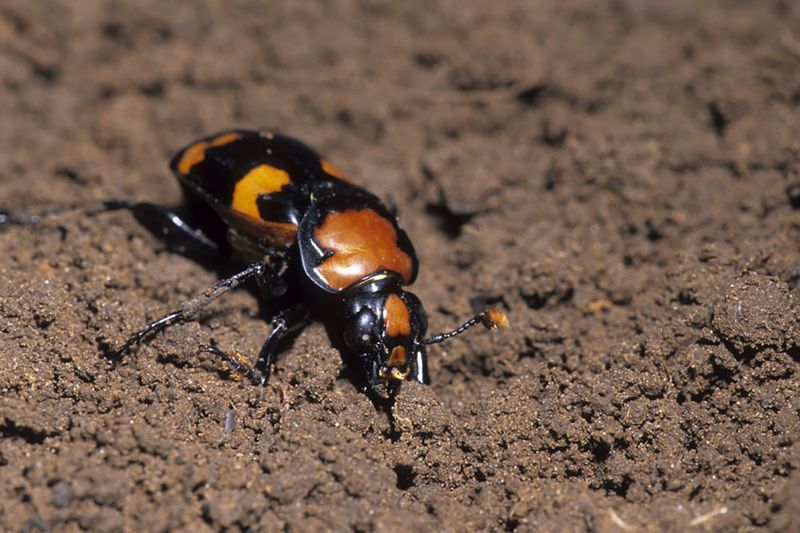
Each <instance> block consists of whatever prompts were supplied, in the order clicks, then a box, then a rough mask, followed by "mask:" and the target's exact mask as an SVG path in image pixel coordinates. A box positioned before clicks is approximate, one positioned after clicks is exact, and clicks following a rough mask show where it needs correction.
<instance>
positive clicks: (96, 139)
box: [0, 0, 800, 532]
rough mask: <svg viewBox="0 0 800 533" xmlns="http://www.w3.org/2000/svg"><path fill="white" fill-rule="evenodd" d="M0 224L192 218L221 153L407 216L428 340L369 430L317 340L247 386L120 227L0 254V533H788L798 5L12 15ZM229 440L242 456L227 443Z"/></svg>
mask: <svg viewBox="0 0 800 533" xmlns="http://www.w3.org/2000/svg"><path fill="white" fill-rule="evenodd" d="M0 81H1V82H2V86H1V87H0V114H1V115H2V120H0V206H2V208H4V209H6V210H8V211H11V212H37V211H40V210H43V209H49V208H52V207H56V206H63V205H68V204H75V203H80V202H85V201H90V200H97V199H107V198H126V199H140V200H149V201H157V202H160V203H164V204H168V205H169V204H178V203H179V202H180V191H179V188H178V185H177V182H176V181H175V179H174V178H173V177H172V176H171V175H170V174H169V171H168V169H167V161H168V160H169V158H170V156H171V155H172V153H173V152H174V151H175V150H177V149H178V148H180V147H182V146H184V145H185V144H187V143H188V142H190V141H191V140H193V139H194V138H196V137H198V136H200V135H204V134H208V133H211V132H214V131H218V130H221V129H225V128H229V127H251V128H263V129H272V130H279V131H282V132H285V133H288V134H291V135H294V136H296V137H299V138H301V139H304V140H305V141H306V142H308V143H309V144H311V145H312V146H316V147H317V148H318V149H319V150H320V151H321V152H322V153H324V154H326V156H327V157H328V158H329V159H331V160H333V161H334V162H335V164H336V166H338V167H340V168H341V169H342V170H344V171H345V172H346V173H347V174H349V175H350V176H352V177H353V179H355V181H357V182H359V183H361V184H363V185H365V186H366V187H368V188H369V189H371V190H373V191H375V192H376V193H378V194H379V195H381V196H382V197H383V198H385V199H387V201H389V202H391V203H392V204H394V205H396V206H397V207H398V209H399V213H400V219H401V224H402V225H403V227H405V229H406V230H407V231H408V233H409V235H410V236H411V238H412V239H413V241H414V243H415V246H416V249H417V252H418V255H419V257H420V261H421V272H420V277H419V280H418V282H417V283H416V284H415V285H414V287H413V290H414V292H415V293H416V294H418V295H419V296H420V298H421V299H422V301H423V302H424V303H425V305H426V309H427V311H428V315H429V320H430V323H431V330H432V331H440V330H444V329H449V328H451V327H453V326H455V325H456V324H457V323H459V322H460V321H461V320H463V319H464V318H466V317H468V316H469V315H470V314H471V312H472V309H473V307H475V306H478V307H480V306H482V305H496V306H500V307H501V308H503V309H505V310H506V311H507V313H508V315H509V318H510V320H511V324H512V327H511V328H510V329H509V330H506V331H501V332H497V333H495V334H487V333H485V332H481V331H474V332H470V334H468V335H464V336H462V337H460V338H458V339H454V340H452V341H450V342H448V343H447V344H443V345H440V346H438V347H434V348H432V349H431V351H430V364H431V374H432V380H433V383H432V385H431V386H430V387H426V386H422V385H414V384H411V385H409V386H407V387H404V388H403V390H402V391H401V393H400V395H399V397H398V398H397V401H396V403H395V404H394V406H393V407H391V408H389V409H385V408H381V407H380V406H376V405H375V404H373V403H372V402H371V401H370V399H369V398H368V397H367V396H366V395H365V394H363V393H361V392H359V391H358V390H357V388H356V387H355V386H354V384H353V381H352V379H351V378H350V376H349V374H348V372H347V369H346V368H345V367H344V364H343V363H342V358H341V355H340V354H339V352H338V351H336V350H335V349H333V348H332V347H331V341H330V339H329V337H328V333H327V332H326V329H325V328H324V326H323V325H321V324H319V323H314V324H312V325H310V326H309V327H307V328H306V329H305V330H304V331H303V333H302V334H301V335H300V336H299V337H298V338H297V339H296V340H295V341H294V343H293V344H292V345H291V346H290V347H289V348H288V349H287V350H286V351H285V352H284V353H283V354H282V356H281V358H280V360H279V362H278V365H277V369H276V372H275V374H274V375H273V377H272V379H271V381H270V383H269V384H268V386H267V387H265V388H263V389H262V388H256V387H253V386H250V385H247V384H244V383H239V382H236V381H233V380H230V379H227V378H226V377H225V375H224V372H222V370H221V369H220V368H219V365H217V364H216V362H215V361H213V360H211V359H209V358H208V357H203V356H200V355H198V353H197V352H198V350H197V347H198V345H199V344H201V343H208V342H211V341H214V342H216V343H218V344H219V345H220V346H223V347H226V348H228V349H230V350H236V351H239V352H242V353H246V354H255V353H256V352H257V350H258V348H259V346H260V344H261V342H262V340H263V339H264V336H265V335H266V333H267V332H268V324H267V323H266V322H265V321H264V319H263V317H262V316H261V315H260V314H259V306H258V300H257V298H256V297H255V296H254V295H253V294H252V293H251V292H249V291H247V290H243V291H237V292H235V293H234V294H232V295H230V296H229V297H226V298H225V299H223V300H222V301H220V302H219V303H218V304H216V305H214V306H213V307H211V308H210V309H209V310H208V311H207V312H205V313H203V314H202V316H201V319H200V320H199V321H198V322H196V323H191V324H186V325H182V326H178V327H175V328H173V329H171V330H169V331H168V332H167V333H165V334H164V335H161V336H159V337H157V338H155V339H154V340H153V341H152V342H149V343H148V344H146V345H144V346H143V347H141V348H140V349H139V350H138V351H137V352H135V354H134V355H133V356H131V357H129V358H127V359H126V360H125V361H124V362H123V363H122V364H120V365H119V366H117V367H116V368H113V369H112V368H109V366H108V365H107V363H106V361H105V359H104V358H103V351H104V350H107V349H108V347H109V346H114V345H117V344H119V343H120V342H122V340H124V338H125V336H126V334H128V333H130V332H131V331H133V330H135V329H136V328H139V327H141V326H142V325H143V324H144V323H145V322H146V321H148V320H152V319H155V318H157V317H159V316H161V315H162V314H163V313H165V312H166V311H169V310H171V309H173V308H175V307H176V306H177V304H178V303H179V302H180V301H182V300H184V299H186V298H187V297H189V296H190V295H193V294H195V293H197V292H199V291H200V290H202V289H203V288H205V287H206V286H208V285H210V284H212V283H213V282H214V281H215V280H217V279H218V272H217V269H216V268H214V265H211V266H209V265H201V264H198V263H197V262H193V261H191V260H190V259H187V258H184V257H181V256H179V255H175V254H171V253H168V252H167V251H166V250H165V247H164V245H163V244H162V243H161V242H160V241H159V240H158V239H156V238H154V237H153V236H152V235H151V234H150V233H149V232H148V231H147V230H145V229H144V228H143V227H142V226H141V225H139V224H138V223H137V222H136V220H135V219H134V218H133V217H132V216H131V215H130V214H128V213H125V212H118V213H108V214H103V215H99V216H95V217H84V216H78V215H62V216H58V217H55V218H51V219H50V220H48V221H47V222H46V223H44V224H42V225H40V226H38V227H32V228H31V227H27V228H17V227H13V228H7V229H5V230H4V231H2V232H0V251H1V252H2V253H0V273H1V275H2V282H0V391H1V392H0V435H1V436H2V437H1V438H0V529H2V530H4V531H39V530H41V531H47V530H52V531H78V530H90V531H158V530H161V531H193V532H201V531H214V530H225V531H237V530H280V529H283V530H288V531H316V530H319V529H336V530H345V529H352V530H357V531H423V530H447V531H463V530H506V531H529V530H534V531H537V530H538V531H557V530H566V531H685V530H690V529H692V528H694V529H698V530H714V531H733V530H749V529H757V528H767V529H770V530H784V531H791V530H794V531H797V530H798V529H797V528H800V525H798V523H799V522H798V521H800V505H798V504H797V503H796V502H794V501H793V500H791V497H792V496H791V495H792V494H795V495H796V494H797V493H798V491H800V474H799V473H798V472H797V469H798V466H800V418H799V414H800V398H799V397H798V394H797V391H798V390H800V368H799V367H798V364H799V363H800V318H799V317H800V313H799V312H800V306H798V298H799V297H800V289H799V288H798V285H799V284H800V4H798V3H797V2H792V1H787V0H775V1H767V0H764V1H761V2H741V1H722V2H694V1H690V0H685V1H676V2H656V1H646V0H631V1H627V2H625V1H613V0H608V1H600V2H598V1H596V0H585V1H571V2H563V1H561V0H548V1H536V2H534V1H530V0H518V1H503V2H499V1H495V2H457V1H448V0H425V1H419V2H418V1H403V2H396V1H390V0H360V1H359V0H341V1H339V0H337V1H328V2H295V1H291V0H287V1H285V2H273V1H270V2H256V1H245V0H240V1H233V2H220V1H214V0H206V1H193V2H190V1H182V2H169V3H165V2H162V1H160V0H126V1H122V0H119V1H93V2H89V1H86V2H83V1H82V2H71V1H67V0H39V1H32V0H4V1H3V2H2V4H0ZM231 423H232V424H231Z"/></svg>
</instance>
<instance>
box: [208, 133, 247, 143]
mask: <svg viewBox="0 0 800 533" xmlns="http://www.w3.org/2000/svg"><path fill="white" fill-rule="evenodd" d="M241 138H242V135H241V134H240V133H236V132H235V131H230V132H228V133H223V134H222V135H218V136H217V137H214V138H213V139H211V142H210V143H209V145H211V146H223V145H226V144H228V143H232V142H233V141H238V140H239V139H241Z"/></svg>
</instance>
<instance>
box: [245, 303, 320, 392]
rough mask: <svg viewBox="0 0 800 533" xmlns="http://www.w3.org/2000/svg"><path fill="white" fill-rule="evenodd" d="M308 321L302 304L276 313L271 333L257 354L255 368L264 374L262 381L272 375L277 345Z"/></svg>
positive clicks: (306, 312)
mask: <svg viewBox="0 0 800 533" xmlns="http://www.w3.org/2000/svg"><path fill="white" fill-rule="evenodd" d="M307 320H308V311H307V310H306V308H305V307H304V306H303V305H302V304H295V305H293V306H291V307H289V308H287V309H284V310H283V311H281V312H280V313H278V314H277V315H276V316H275V318H273V319H272V331H270V333H269V336H268V337H267V340H265V341H264V344H263V345H262V346H261V350H260V351H259V352H258V359H257V360H256V365H255V368H256V370H259V371H260V372H261V373H262V374H264V381H265V382H266V380H267V379H268V378H269V375H270V374H271V373H272V364H273V363H274V362H275V351H276V348H277V345H278V343H279V342H280V341H281V340H283V339H284V338H286V336H287V335H289V334H290V333H292V332H293V331H297V330H298V329H300V328H301V327H303V326H304V325H305V323H306V321H307Z"/></svg>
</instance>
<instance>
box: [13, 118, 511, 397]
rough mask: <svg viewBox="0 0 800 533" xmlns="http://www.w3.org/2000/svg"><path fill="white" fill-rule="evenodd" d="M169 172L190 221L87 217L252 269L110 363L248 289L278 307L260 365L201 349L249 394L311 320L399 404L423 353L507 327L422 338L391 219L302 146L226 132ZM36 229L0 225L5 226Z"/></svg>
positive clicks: (137, 211)
mask: <svg viewBox="0 0 800 533" xmlns="http://www.w3.org/2000/svg"><path fill="white" fill-rule="evenodd" d="M170 169H171V170H172V172H173V173H174V174H175V176H176V177H177V179H178V181H179V182H180V185H181V187H182V189H183V192H184V197H185V206H186V207H187V209H185V213H186V214H178V213H177V212H175V211H171V210H168V209H166V208H164V207H161V206H159V205H156V204H152V203H146V202H130V201H126V200H110V201H106V202H101V203H100V204H99V205H97V206H95V207H94V209H86V211H89V212H91V211H94V212H102V211H113V210H121V209H125V210H129V211H131V212H132V213H133V214H134V216H135V217H136V218H137V219H138V220H139V221H140V222H141V223H142V224H143V225H144V226H145V227H147V228H148V229H149V230H151V231H153V232H154V233H156V234H159V235H160V236H161V237H163V238H164V239H165V240H166V241H167V242H168V244H169V245H170V247H171V248H173V249H175V250H177V251H178V252H182V253H185V254H187V255H197V254H201V255H211V256H219V255H228V256H230V257H231V258H233V260H234V261H235V262H236V263H237V264H244V265H247V266H246V268H244V269H243V270H241V271H239V272H238V273H236V274H234V275H232V276H230V277H227V278H225V279H222V280H221V281H219V282H218V283H216V284H215V285H213V286H212V287H209V288H208V289H207V290H205V291H203V292H202V293H201V294H199V295H197V296H195V297H194V298H192V299H190V300H188V301H186V302H183V303H181V304H180V306H179V307H178V309H176V310H174V311H172V312H170V313H168V314H166V315H164V316H163V317H161V318H159V319H158V320H155V321H154V322H151V323H150V324H148V325H146V326H145V327H143V328H142V329H140V330H138V331H136V332H135V333H133V334H132V335H130V336H129V337H128V338H127V340H126V341H125V342H124V343H123V344H122V345H121V346H119V347H118V348H117V349H115V350H112V351H111V354H110V355H111V357H112V359H119V358H120V357H122V356H123V355H124V354H126V353H128V352H130V351H131V350H132V349H134V348H135V347H136V346H137V345H139V344H140V343H142V342H143V341H144V340H145V339H147V338H149V337H151V336H152V335H155V334H157V333H159V332H161V331H163V330H165V329H166V328H168V327H170V326H172V325H174V324H177V323H180V322H185V321H187V320H191V319H193V318H194V317H196V316H197V314H198V312H199V311H200V310H201V309H202V308H204V307H205V306H206V305H208V304H210V303H211V302H212V301H214V300H216V299H217V298H219V297H220V296H222V295H223V294H225V293H227V292H228V291H230V290H232V289H234V288H235V287H237V286H239V285H240V284H242V283H243V282H245V281H247V280H250V279H254V280H255V281H256V283H257V286H258V294H259V295H260V297H261V298H263V300H265V301H271V302H277V303H279V304H280V305H279V307H280V310H279V311H278V312H277V313H276V314H275V315H274V317H273V318H272V322H271V326H272V329H271V331H270V333H269V335H268V336H267V338H266V340H265V341H264V343H263V345H262V347H261V350H260V352H259V354H258V357H257V359H256V361H255V363H254V364H249V363H248V361H247V360H246V359H245V358H243V357H241V356H239V355H234V354H229V353H227V352H225V351H223V350H221V349H219V348H217V347H216V346H203V347H202V349H203V350H204V351H207V352H209V353H211V354H213V355H215V356H217V357H219V358H221V359H222V360H223V361H224V362H225V363H226V364H227V365H228V367H229V368H230V370H231V372H232V373H234V374H235V375H236V376H238V377H239V378H244V379H247V380H249V381H250V382H252V383H253V384H256V385H264V384H265V383H266V382H267V380H268V378H269V376H270V373H271V371H272V367H273V363H274V361H275V356H276V350H277V345H278V344H279V342H280V341H281V340H282V339H283V338H285V337H286V336H287V335H288V334H289V333H290V332H292V331H295V330H297V329H299V328H300V327H301V326H302V325H304V324H305V323H306V322H307V320H308V318H309V316H310V313H311V312H313V311H315V310H316V311H317V313H316V314H317V315H318V316H321V315H324V316H325V317H326V320H330V321H331V323H332V325H333V326H334V328H333V329H334V330H335V331H339V332H341V340H342V341H343V343H344V347H345V349H346V351H348V352H349V354H350V356H351V357H352V358H353V359H354V360H355V361H357V362H358V363H357V364H358V365H359V366H360V367H361V374H362V377H363V378H364V383H365V385H364V386H363V388H364V389H365V390H366V391H367V392H369V393H371V394H373V395H376V396H378V397H383V398H386V397H390V396H393V395H395V394H396V392H397V391H398V390H399V387H400V385H401V384H402V382H404V381H405V380H412V379H413V380H416V381H419V382H421V383H426V384H427V383H429V382H430V379H429V376H428V364H427V355H426V346H428V345H431V344H435V343H439V342H442V341H444V340H446V339H448V338H450V337H454V336H456V335H459V334H461V333H463V332H464V331H465V330H466V329H468V328H470V327H472V326H473V325H475V324H478V323H481V324H483V325H484V326H485V327H486V328H487V329H495V328H499V327H506V326H507V325H508V318H507V317H506V315H505V313H504V312H503V311H500V310H498V309H489V310H485V311H483V312H481V313H478V314H477V315H475V316H474V317H473V318H471V319H470V320H468V321H467V322H465V323H464V324H463V325H461V326H460V327H458V328H456V329H454V330H452V331H450V332H446V333H440V334H437V335H433V336H430V337H426V336H425V334H426V331H427V327H428V325H427V316H426V314H425V310H424V308H423V306H422V303H421V302H420V300H419V298H417V296H416V295H414V294H413V293H411V292H408V291H406V290H405V287H406V286H408V285H411V284H412V283H413V282H414V280H415V279H416V277H417V273H418V270H419V262H418V258H417V255H416V253H415V251H414V247H413V245H412V243H411V240H410V239H409V237H408V235H407V234H406V232H405V231H403V230H402V229H401V228H400V227H399V225H398V222H397V219H396V217H395V215H394V214H393V213H392V211H390V210H389V209H388V208H387V207H386V206H385V205H384V204H383V203H382V202H381V201H380V199H378V197H377V196H375V195H373V194H372V193H370V192H368V191H367V190H366V189H364V188H362V187H360V186H358V185H355V184H354V183H352V181H351V180H350V179H348V177H347V176H346V175H344V174H343V173H342V172H341V171H339V170H338V169H337V168H336V167H335V166H333V165H332V164H331V163H330V162H329V161H328V160H327V159H325V158H323V157H321V156H320V155H319V154H318V153H317V152H316V151H314V150H313V149H312V148H310V147H309V146H307V145H306V144H304V143H302V142H301V141H299V140H297V139H294V138H292V137H288V136H284V135H280V134H276V133H267V132H259V131H251V130H243V129H237V130H228V131H222V132H219V133H216V134H214V135H210V136H207V137H203V138H201V139H198V140H196V141H194V142H192V143H191V144H189V145H188V146H186V147H185V148H183V149H181V150H179V151H178V152H177V154H175V156H174V157H173V158H172V161H171V163H170ZM43 218H44V217H43V216H35V215H34V216H27V217H25V216H11V215H3V214H0V226H2V225H12V224H35V223H38V222H40V221H41V220H42V219H43ZM320 310H324V311H325V312H324V313H322V312H320Z"/></svg>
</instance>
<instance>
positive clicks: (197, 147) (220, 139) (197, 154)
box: [178, 131, 242, 175]
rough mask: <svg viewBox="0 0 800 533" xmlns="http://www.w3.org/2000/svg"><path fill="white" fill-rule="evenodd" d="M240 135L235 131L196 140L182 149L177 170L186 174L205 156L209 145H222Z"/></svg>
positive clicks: (236, 138) (238, 137)
mask: <svg viewBox="0 0 800 533" xmlns="http://www.w3.org/2000/svg"><path fill="white" fill-rule="evenodd" d="M241 137H242V136H241V134H239V133H236V132H235V131H232V132H228V133H223V134H222V135H218V136H217V137H214V138H213V139H211V142H208V141H198V142H196V143H194V144H193V145H191V146H190V147H188V148H187V149H186V150H184V151H183V155H182V156H181V160H180V161H178V172H180V173H181V174H184V175H186V174H188V173H189V171H190V170H191V169H192V167H193V166H195V165H196V164H198V163H202V162H203V160H204V159H205V158H206V150H208V147H209V146H223V145H225V144H228V143H231V142H233V141H235V140H238V139H240V138H241Z"/></svg>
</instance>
